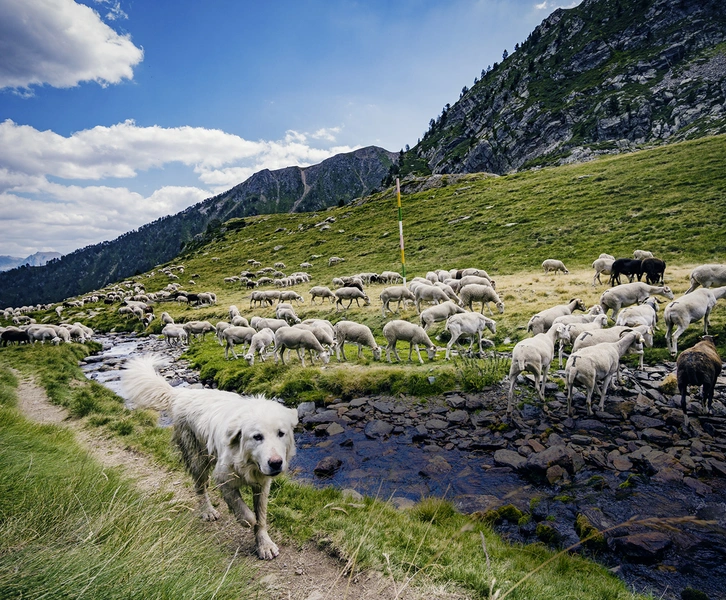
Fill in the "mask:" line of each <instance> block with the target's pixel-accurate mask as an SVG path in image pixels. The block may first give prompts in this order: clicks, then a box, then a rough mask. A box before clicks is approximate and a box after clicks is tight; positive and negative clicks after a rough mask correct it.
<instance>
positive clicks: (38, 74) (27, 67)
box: [0, 0, 144, 93]
mask: <svg viewBox="0 0 726 600" xmlns="http://www.w3.org/2000/svg"><path fill="white" fill-rule="evenodd" d="M115 10H116V7H115V5H114V3H113V2H112V3H111V13H114V11H115ZM118 11H120V7H118ZM118 11H116V15H117V16H121V14H122V13H123V11H120V12H118ZM143 57H144V51H143V50H142V49H141V48H138V47H136V46H135V45H134V44H133V42H132V41H131V38H130V36H128V35H119V34H118V33H116V32H115V31H114V30H113V29H111V28H110V27H109V26H108V25H106V24H105V23H104V22H103V21H102V20H101V18H100V17H99V15H98V13H97V12H95V11H94V10H93V9H91V8H89V7H88V6H84V5H82V4H77V3H75V2H73V0H0V88H15V89H18V90H25V92H26V93H28V90H29V88H30V87H31V86H34V85H43V84H48V85H51V86H53V87H58V88H69V87H74V86H76V85H78V84H79V83H80V82H82V81H95V82H97V83H99V84H101V85H104V86H105V85H108V84H111V83H119V82H121V81H122V80H123V79H133V76H134V73H133V68H134V67H135V66H136V65H137V64H138V63H140V62H141V61H142V60H143Z"/></svg>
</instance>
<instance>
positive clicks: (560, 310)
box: [527, 298, 587, 334]
mask: <svg viewBox="0 0 726 600" xmlns="http://www.w3.org/2000/svg"><path fill="white" fill-rule="evenodd" d="M576 310H582V311H584V310H587V309H586V308H585V304H584V303H583V302H582V300H580V299H579V298H573V299H572V300H570V301H569V302H568V303H567V304H558V305H557V306H552V307H551V308H546V309H544V310H541V311H539V312H538V313H537V314H536V315H534V316H533V317H532V318H531V319H530V320H529V323H527V331H531V332H532V333H534V334H538V333H544V332H545V331H547V330H548V329H549V328H550V327H552V323H553V321H554V320H555V319H556V318H557V317H560V316H562V315H571V314H572V313H573V312H574V311H576Z"/></svg>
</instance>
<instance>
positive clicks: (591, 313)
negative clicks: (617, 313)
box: [552, 304, 603, 325]
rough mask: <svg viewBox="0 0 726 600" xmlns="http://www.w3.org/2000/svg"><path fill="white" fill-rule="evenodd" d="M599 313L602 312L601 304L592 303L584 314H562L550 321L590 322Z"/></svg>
mask: <svg viewBox="0 0 726 600" xmlns="http://www.w3.org/2000/svg"><path fill="white" fill-rule="evenodd" d="M601 314H603V312H602V306H600V305H599V304H594V305H592V306H591V307H590V308H588V309H587V312H586V313H585V314H584V315H562V316H559V317H557V318H556V319H555V320H554V321H552V324H553V325H554V324H555V323H562V324H563V325H575V324H578V323H592V322H594V321H595V320H596V319H597V317H598V315H601Z"/></svg>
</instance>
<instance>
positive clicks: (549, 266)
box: [542, 258, 569, 275]
mask: <svg viewBox="0 0 726 600" xmlns="http://www.w3.org/2000/svg"><path fill="white" fill-rule="evenodd" d="M542 268H543V269H544V272H545V274H547V273H549V272H550V271H553V272H554V273H555V275H556V274H557V272H558V271H562V272H563V273H565V274H567V273H569V271H568V270H567V267H565V263H563V262H562V261H561V260H556V259H554V258H548V259H547V260H545V261H544V262H543V263H542Z"/></svg>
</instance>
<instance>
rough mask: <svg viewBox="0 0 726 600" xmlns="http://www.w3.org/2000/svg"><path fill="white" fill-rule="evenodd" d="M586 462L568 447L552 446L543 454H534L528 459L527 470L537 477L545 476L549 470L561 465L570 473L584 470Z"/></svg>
mask: <svg viewBox="0 0 726 600" xmlns="http://www.w3.org/2000/svg"><path fill="white" fill-rule="evenodd" d="M583 464H584V461H583V459H582V457H581V456H579V455H578V454H577V452H575V451H574V450H572V449H570V448H568V447H566V446H550V447H549V448H547V449H546V450H543V451H542V452H538V453H536V454H532V455H531V456H530V457H529V458H528V459H527V464H526V465H525V467H526V469H527V470H528V471H530V472H531V473H533V474H535V475H544V474H546V472H547V469H549V468H550V467H552V466H554V465H559V466H560V467H562V468H563V469H566V470H567V471H568V472H570V473H576V472H577V471H579V470H580V468H582V466H583Z"/></svg>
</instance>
